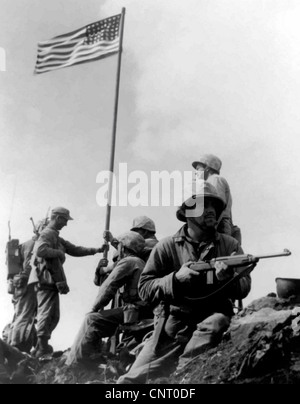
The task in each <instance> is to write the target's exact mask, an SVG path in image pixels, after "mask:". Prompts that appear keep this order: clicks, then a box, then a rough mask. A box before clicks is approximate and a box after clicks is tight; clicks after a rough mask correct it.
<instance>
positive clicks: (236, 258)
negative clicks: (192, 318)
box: [185, 249, 292, 301]
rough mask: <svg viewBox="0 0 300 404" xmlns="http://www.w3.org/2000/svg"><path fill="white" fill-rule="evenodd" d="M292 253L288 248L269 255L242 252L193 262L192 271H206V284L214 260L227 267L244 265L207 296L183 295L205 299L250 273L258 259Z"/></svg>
mask: <svg viewBox="0 0 300 404" xmlns="http://www.w3.org/2000/svg"><path fill="white" fill-rule="evenodd" d="M291 254H292V253H291V252H290V251H289V250H288V249H284V250H283V252H282V253H279V254H269V255H258V256H254V255H249V254H242V255H231V256H227V257H218V258H213V259H212V260H210V261H207V262H203V261H201V262H194V263H192V264H190V265H189V267H190V268H191V269H193V270H194V271H197V272H200V273H206V276H207V282H206V283H207V285H212V284H213V279H214V277H213V275H214V271H215V263H216V262H218V261H219V262H220V261H221V262H224V264H226V265H227V266H228V267H231V268H239V267H245V269H244V270H243V271H241V272H240V273H237V272H236V273H234V274H233V277H232V278H231V279H230V280H229V281H228V282H226V283H225V284H223V285H222V286H221V287H220V288H218V289H217V290H215V291H214V292H213V293H211V294H210V295H207V296H203V297H197V298H189V297H185V298H186V299H187V300H191V301H196V300H204V299H207V298H208V297H212V296H214V295H215V294H217V293H219V292H220V291H221V290H223V289H224V288H225V287H227V286H229V285H230V284H231V283H233V282H235V281H237V280H238V279H240V278H242V277H244V276H245V275H248V274H250V272H252V270H253V269H254V268H255V266H256V264H257V263H258V261H259V260H261V259H268V258H277V257H288V256H290V255H291Z"/></svg>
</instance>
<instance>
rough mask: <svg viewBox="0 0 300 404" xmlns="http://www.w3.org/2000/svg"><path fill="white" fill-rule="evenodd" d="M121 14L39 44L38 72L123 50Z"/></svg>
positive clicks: (83, 61) (99, 57)
mask: <svg viewBox="0 0 300 404" xmlns="http://www.w3.org/2000/svg"><path fill="white" fill-rule="evenodd" d="M120 22H121V14H118V15H115V16H113V17H109V18H106V19H105V20H101V21H98V22H95V23H93V24H89V25H87V26H86V27H84V28H81V29H78V30H76V31H73V32H70V33H69V34H65V35H60V36H56V37H55V38H53V39H50V40H49V41H44V42H39V43H38V55H37V62H36V66H35V73H36V74H40V73H46V72H49V71H51V70H56V69H61V68H63V67H68V66H72V65H76V64H79V63H86V62H91V61H93V60H98V59H102V58H104V57H107V56H110V55H113V54H115V53H117V52H118V51H119V49H120Z"/></svg>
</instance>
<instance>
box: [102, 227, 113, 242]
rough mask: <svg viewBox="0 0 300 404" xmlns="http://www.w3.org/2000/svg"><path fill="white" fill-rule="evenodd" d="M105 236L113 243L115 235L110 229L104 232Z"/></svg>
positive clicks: (105, 238)
mask: <svg viewBox="0 0 300 404" xmlns="http://www.w3.org/2000/svg"><path fill="white" fill-rule="evenodd" d="M103 238H104V240H106V241H107V242H108V243H111V242H112V240H113V239H114V236H113V235H112V234H111V232H110V231H108V230H105V231H104V233H103Z"/></svg>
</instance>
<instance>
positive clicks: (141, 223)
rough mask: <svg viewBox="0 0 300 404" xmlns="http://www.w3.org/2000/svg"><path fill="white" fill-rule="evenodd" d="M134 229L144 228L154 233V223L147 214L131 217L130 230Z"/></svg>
mask: <svg viewBox="0 0 300 404" xmlns="http://www.w3.org/2000/svg"><path fill="white" fill-rule="evenodd" d="M136 229H144V230H148V231H150V232H152V233H156V228H155V223H154V222H153V220H152V219H150V218H149V217H147V216H138V217H136V218H135V219H133V223H132V229H131V231H134V230H136Z"/></svg>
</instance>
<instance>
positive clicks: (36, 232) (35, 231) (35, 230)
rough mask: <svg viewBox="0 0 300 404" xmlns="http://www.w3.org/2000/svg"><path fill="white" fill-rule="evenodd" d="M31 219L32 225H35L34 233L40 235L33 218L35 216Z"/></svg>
mask: <svg viewBox="0 0 300 404" xmlns="http://www.w3.org/2000/svg"><path fill="white" fill-rule="evenodd" d="M30 221H31V222H32V226H33V233H34V234H36V235H37V236H38V231H37V228H36V225H35V223H34V220H33V218H32V217H31V218H30Z"/></svg>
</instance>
